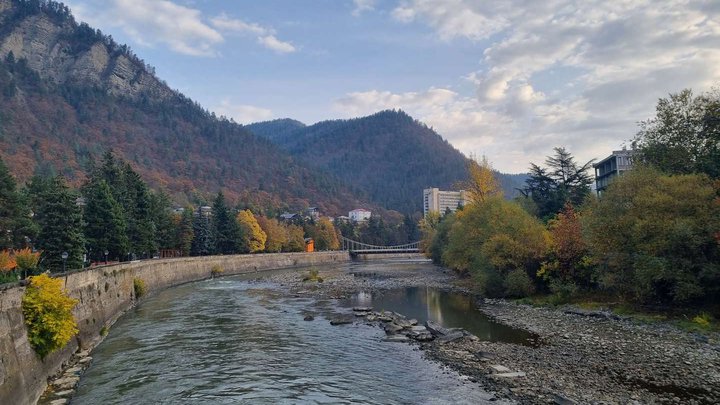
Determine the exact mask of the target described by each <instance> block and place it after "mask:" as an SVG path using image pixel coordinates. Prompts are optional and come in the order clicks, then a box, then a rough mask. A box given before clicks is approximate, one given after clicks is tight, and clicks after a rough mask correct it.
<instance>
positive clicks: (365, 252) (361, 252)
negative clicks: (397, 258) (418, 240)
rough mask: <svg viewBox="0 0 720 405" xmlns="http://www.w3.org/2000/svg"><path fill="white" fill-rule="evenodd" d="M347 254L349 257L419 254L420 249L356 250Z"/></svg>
mask: <svg viewBox="0 0 720 405" xmlns="http://www.w3.org/2000/svg"><path fill="white" fill-rule="evenodd" d="M349 252H350V254H351V255H381V254H389V253H420V249H418V248H414V249H357V250H350V251H349Z"/></svg>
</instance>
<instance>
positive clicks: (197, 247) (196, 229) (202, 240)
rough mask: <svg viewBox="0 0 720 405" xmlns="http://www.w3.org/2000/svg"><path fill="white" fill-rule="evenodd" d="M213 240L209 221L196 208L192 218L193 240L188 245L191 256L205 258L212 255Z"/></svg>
mask: <svg viewBox="0 0 720 405" xmlns="http://www.w3.org/2000/svg"><path fill="white" fill-rule="evenodd" d="M213 246H214V244H213V240H212V230H211V225H210V219H209V218H208V217H207V216H206V215H204V214H203V213H202V212H201V211H200V208H198V210H197V213H196V215H195V217H194V218H193V239H192V244H191V245H190V255H191V256H207V255H210V254H212V253H213Z"/></svg>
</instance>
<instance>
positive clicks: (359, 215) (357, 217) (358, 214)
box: [348, 208, 372, 222]
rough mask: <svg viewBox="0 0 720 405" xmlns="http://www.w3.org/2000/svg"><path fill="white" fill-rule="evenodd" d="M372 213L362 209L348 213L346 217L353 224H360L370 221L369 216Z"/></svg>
mask: <svg viewBox="0 0 720 405" xmlns="http://www.w3.org/2000/svg"><path fill="white" fill-rule="evenodd" d="M371 214H372V213H371V212H370V211H368V210H366V209H363V208H357V209H354V210H352V211H350V212H349V213H348V217H350V220H351V221H353V222H361V221H367V220H368V219H370V215H371Z"/></svg>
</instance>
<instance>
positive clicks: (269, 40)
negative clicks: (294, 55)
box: [258, 35, 296, 53]
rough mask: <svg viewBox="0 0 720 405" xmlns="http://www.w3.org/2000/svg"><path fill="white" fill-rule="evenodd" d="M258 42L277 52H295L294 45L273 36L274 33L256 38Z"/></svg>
mask: <svg viewBox="0 0 720 405" xmlns="http://www.w3.org/2000/svg"><path fill="white" fill-rule="evenodd" d="M258 42H259V43H261V44H262V45H263V46H264V47H266V48H268V49H271V50H273V51H275V52H277V53H291V52H295V51H296V49H295V46H293V44H291V43H289V42H283V41H280V40H279V39H277V38H275V35H266V36H264V37H260V38H258Z"/></svg>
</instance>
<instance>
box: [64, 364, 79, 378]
mask: <svg viewBox="0 0 720 405" xmlns="http://www.w3.org/2000/svg"><path fill="white" fill-rule="evenodd" d="M82 370H83V369H82V367H80V366H75V367H72V368H69V369H67V370H65V375H66V376H67V377H71V376H72V375H75V374H79V373H80V372H81V371H82Z"/></svg>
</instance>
